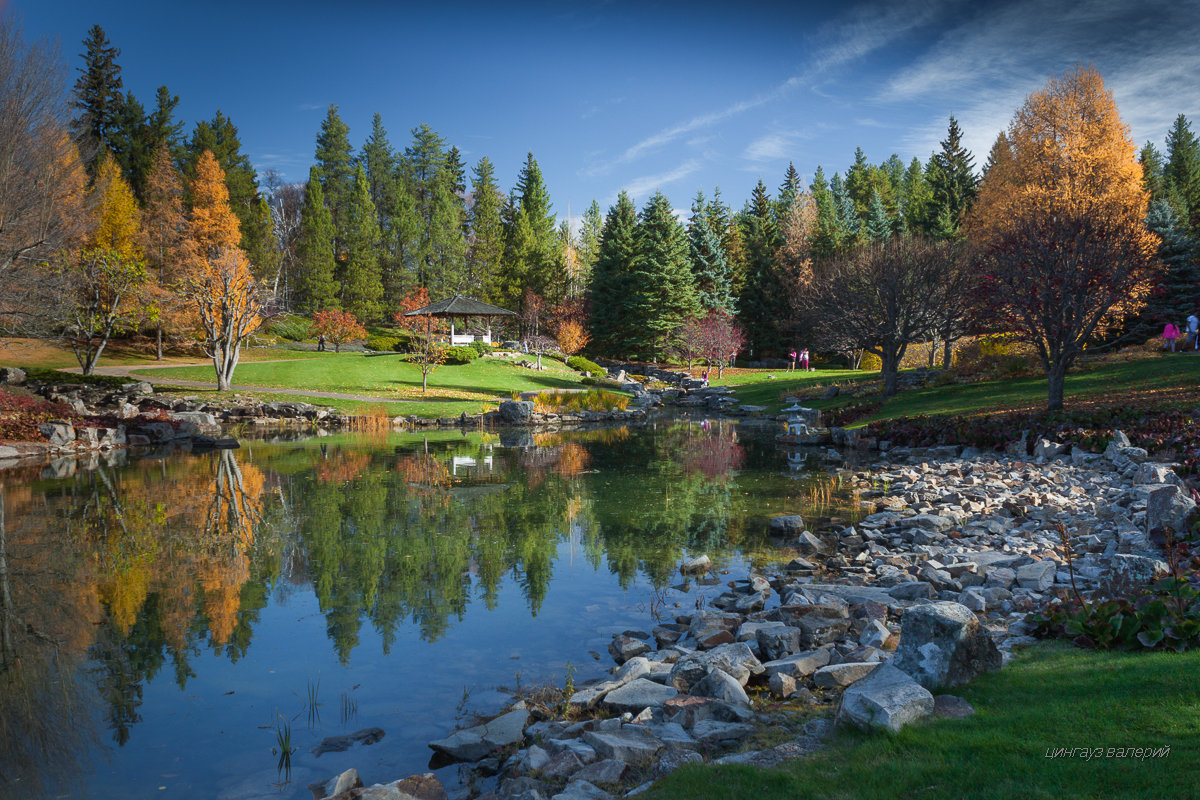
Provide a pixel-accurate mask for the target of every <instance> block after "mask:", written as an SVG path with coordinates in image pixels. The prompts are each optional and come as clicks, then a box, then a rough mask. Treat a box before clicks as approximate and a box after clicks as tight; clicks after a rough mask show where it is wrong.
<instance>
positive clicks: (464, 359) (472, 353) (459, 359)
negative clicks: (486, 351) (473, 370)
mask: <svg viewBox="0 0 1200 800" xmlns="http://www.w3.org/2000/svg"><path fill="white" fill-rule="evenodd" d="M478 355H479V353H478V352H477V351H476V350H475V348H474V347H471V346H470V345H459V346H457V347H449V348H447V349H446V363H447V364H470V363H471V362H472V361H474V360H475V358H476V357H477V356H478Z"/></svg>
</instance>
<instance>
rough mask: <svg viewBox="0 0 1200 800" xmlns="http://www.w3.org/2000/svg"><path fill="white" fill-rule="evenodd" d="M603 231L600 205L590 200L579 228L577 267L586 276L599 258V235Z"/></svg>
mask: <svg viewBox="0 0 1200 800" xmlns="http://www.w3.org/2000/svg"><path fill="white" fill-rule="evenodd" d="M603 230H604V216H603V215H602V214H601V213H600V204H599V203H597V202H596V201H595V200H592V204H591V205H589V206H588V207H587V211H584V212H583V222H582V223H581V224H580V226H579V265H580V267H581V269H583V270H585V271H586V273H587V274H589V275H590V274H591V270H592V267H594V266H595V265H596V259H598V258H599V257H600V233H601V232H602V231H603Z"/></svg>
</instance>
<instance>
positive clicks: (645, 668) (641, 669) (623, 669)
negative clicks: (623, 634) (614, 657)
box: [613, 656, 650, 683]
mask: <svg viewBox="0 0 1200 800" xmlns="http://www.w3.org/2000/svg"><path fill="white" fill-rule="evenodd" d="M649 674H650V661H649V660H648V659H646V658H643V657H642V656H634V657H633V658H631V659H629V660H628V661H626V662H625V663H624V664H622V665H621V666H620V667H618V668H617V671H616V672H614V673H613V680H615V681H616V682H617V683H629V682H630V681H632V680H636V679H638V678H643V677H645V676H647V675H649Z"/></svg>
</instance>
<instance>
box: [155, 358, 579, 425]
mask: <svg viewBox="0 0 1200 800" xmlns="http://www.w3.org/2000/svg"><path fill="white" fill-rule="evenodd" d="M319 355H320V357H316V358H309V359H306V360H304V361H296V362H280V363H264V362H258V363H248V364H241V365H239V366H238V368H237V372H236V373H235V374H234V378H233V380H234V383H235V384H241V385H245V386H262V387H267V388H272V389H274V388H279V389H302V390H306V391H320V392H340V393H343V394H359V395H370V396H373V397H379V398H380V399H381V400H388V399H390V400H413V401H418V402H421V403H429V402H438V403H442V402H449V401H457V402H462V401H468V402H470V403H473V404H474V407H477V406H478V405H479V404H480V403H482V402H494V401H496V400H497V399H501V398H503V399H507V398H508V397H510V396H511V395H512V393H513V392H526V391H536V390H543V389H569V388H579V387H580V383H579V376H578V374H577V373H575V372H574V371H573V370H569V369H567V368H566V367H565V366H564V365H563V364H561V363H560V362H557V361H554V360H553V359H542V363H543V365H545V366H546V367H547V369H546V370H545V371H543V372H535V371H533V370H529V369H525V368H523V367H518V366H516V365H514V364H512V363H510V362H508V361H505V360H501V359H494V358H479V359H476V360H474V361H472V362H471V363H470V364H462V365H443V366H440V367H438V368H437V369H436V370H434V372H433V374H432V375H430V376H429V391H428V392H427V393H422V391H421V373H420V370H419V369H418V368H417V367H416V365H414V364H411V363H409V362H408V361H405V360H403V358H402V357H401V356H399V355H397V354H395V353H380V354H374V353H370V354H363V353H342V354H333V353H323V354H319ZM143 374H145V375H147V376H150V377H151V378H153V379H155V380H156V381H158V382H163V383H169V382H170V381H171V380H172V379H176V380H193V381H211V380H213V371H212V369H211V368H209V367H170V368H166V369H156V370H152V371H151V370H147V371H146V372H145V373H143ZM456 413H457V412H456Z"/></svg>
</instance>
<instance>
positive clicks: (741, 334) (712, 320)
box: [689, 311, 746, 378]
mask: <svg viewBox="0 0 1200 800" xmlns="http://www.w3.org/2000/svg"><path fill="white" fill-rule="evenodd" d="M689 322H690V321H689ZM694 322H695V323H696V330H695V336H696V340H697V342H696V345H697V352H698V354H699V355H700V356H701V357H703V358H704V360H705V361H707V362H708V365H709V366H716V368H717V377H718V378H720V377H722V376H723V375H724V374H725V360H726V359H727V358H729V356H730V355H731V354H733V353H736V352H737V351H738V350H741V349H742V348H743V347H745V345H746V331H745V330H744V329H743V328H742V326H741V325H739V324H738V323H737V321H736V320H735V319H734V318H733V317H732V316H730V315H729V314H724V313H722V312H720V311H710V312H708V316H705V317H701V318H700V319H698V320H694Z"/></svg>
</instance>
